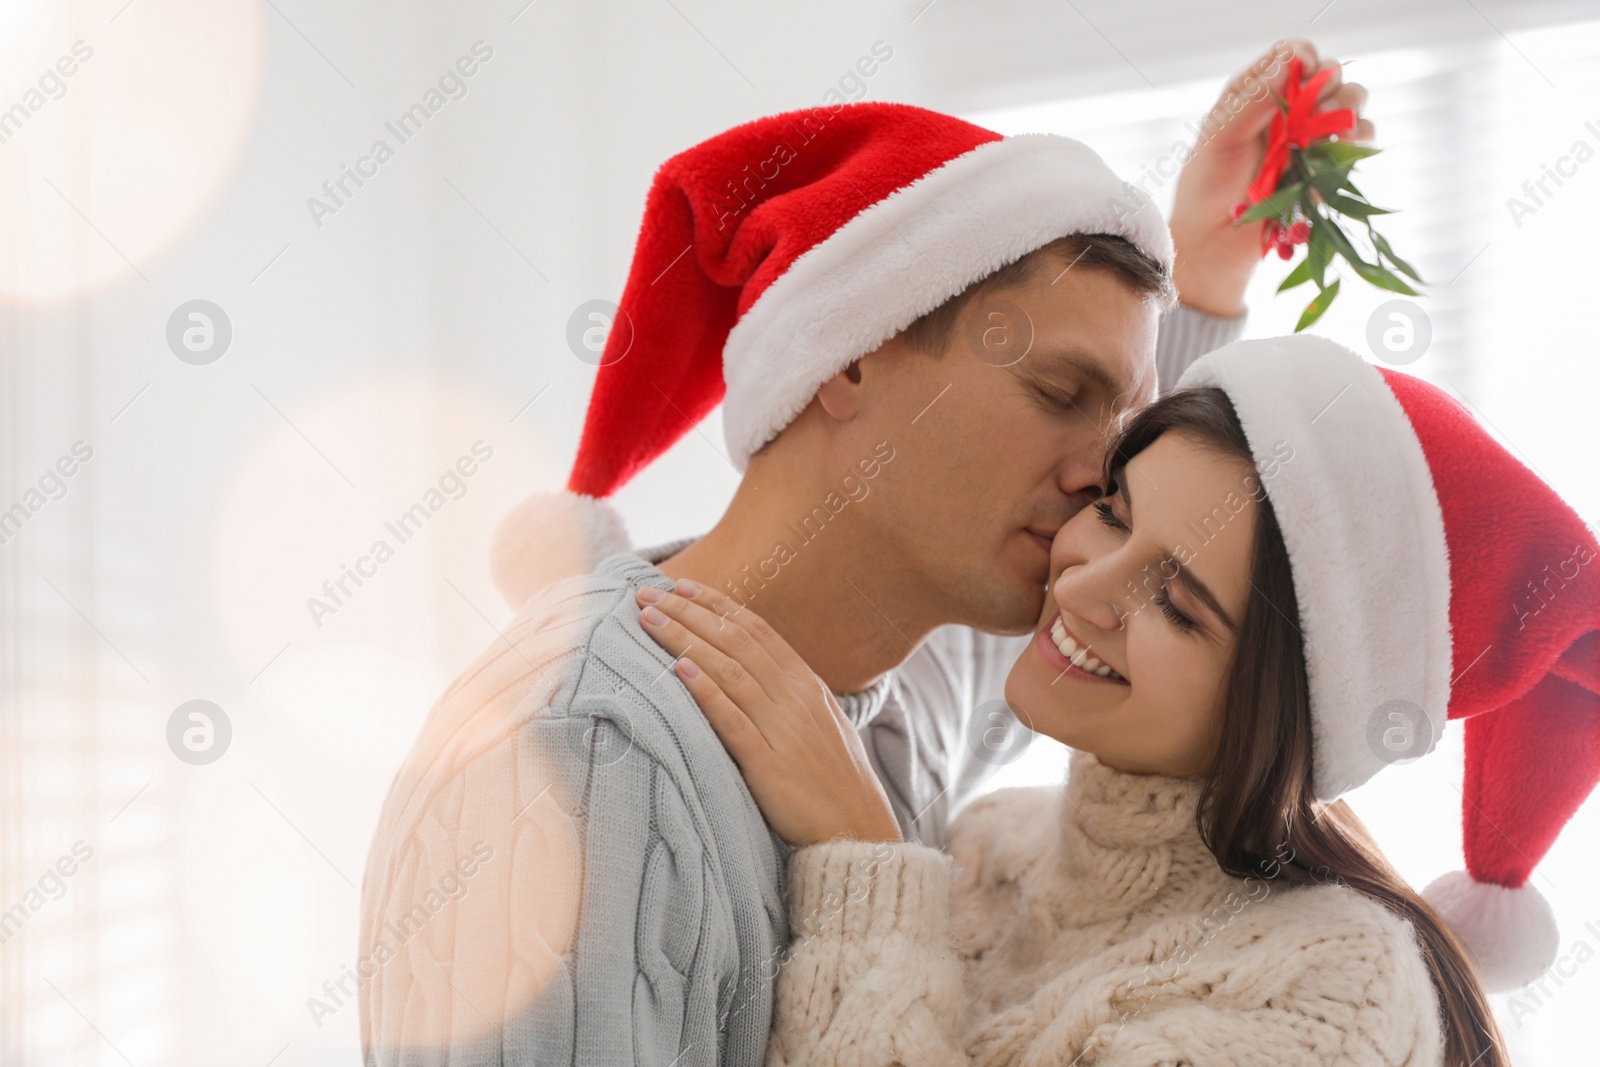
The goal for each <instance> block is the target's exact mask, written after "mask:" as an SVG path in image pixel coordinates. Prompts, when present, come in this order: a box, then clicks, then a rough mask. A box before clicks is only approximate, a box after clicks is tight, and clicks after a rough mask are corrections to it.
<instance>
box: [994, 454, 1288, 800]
mask: <svg viewBox="0 0 1600 1067" xmlns="http://www.w3.org/2000/svg"><path fill="white" fill-rule="evenodd" d="M1262 492H1263V490H1262V489H1261V487H1260V481H1259V480H1258V479H1257V477H1256V475H1255V471H1254V470H1253V469H1252V468H1251V466H1250V465H1249V464H1248V463H1245V462H1243V461H1241V460H1238V459H1233V458H1228V457H1224V456H1222V455H1221V454H1219V453H1217V452H1216V451H1214V450H1212V449H1209V448H1204V447H1201V446H1200V445H1198V444H1196V443H1195V442H1194V441H1193V440H1192V439H1191V438H1188V437H1185V436H1183V434H1182V433H1181V431H1179V432H1169V433H1167V434H1164V435H1162V436H1161V437H1159V438H1157V439H1156V441H1155V443H1154V444H1152V445H1151V446H1150V447H1148V448H1146V449H1145V450H1144V451H1143V452H1141V453H1139V454H1138V455H1137V456H1135V457H1134V458H1133V459H1132V460H1130V461H1129V463H1128V465H1127V467H1126V468H1125V469H1124V470H1123V471H1122V475H1121V477H1120V478H1119V479H1118V481H1117V482H1116V484H1115V485H1114V486H1112V487H1111V492H1110V494H1109V495H1107V496H1106V497H1104V498H1103V499H1101V500H1100V501H1098V502H1097V503H1095V504H1094V505H1093V506H1091V507H1088V508H1085V509H1084V510H1083V511H1081V512H1079V513H1078V515H1077V516H1076V517H1074V518H1073V519H1072V520H1071V521H1070V522H1068V523H1067V524H1066V525H1065V526H1064V527H1062V528H1061V532H1060V533H1058V534H1057V535H1056V538H1055V542H1054V544H1053V545H1052V547H1051V552H1050V575H1051V585H1050V594H1051V595H1049V596H1047V597H1046V598H1045V605H1044V614H1043V618H1042V619H1041V620H1040V624H1039V627H1038V629H1037V631H1036V633H1035V634H1034V640H1033V641H1032V642H1031V643H1030V644H1029V645H1028V648H1027V650H1026V651H1024V652H1023V654H1022V655H1021V656H1020V657H1019V658H1018V659H1017V662H1016V664H1015V665H1014V666H1013V667H1012V668H1011V674H1010V676H1009V677H1008V678H1007V679H1006V702H1007V703H1008V704H1010V705H1011V708H1012V710H1013V711H1015V712H1016V713H1017V717H1018V718H1019V719H1021V720H1022V722H1023V723H1024V724H1025V725H1027V726H1028V727H1030V728H1031V729H1034V730H1036V731H1038V732H1039V733H1042V734H1045V735H1047V736H1049V737H1053V738H1055V739H1056V740H1057V741H1060V742H1061V743H1062V744H1065V745H1068V746H1070V747H1072V748H1076V749H1083V750H1086V751H1089V752H1092V753H1094V754H1095V755H1096V756H1097V757H1099V759H1100V761H1101V762H1102V763H1105V764H1106V765H1107V766H1110V767H1115V768H1117V769H1119V770H1124V771H1129V772H1133V773H1137V774H1168V775H1175V776H1189V775H1195V774H1201V773H1204V772H1205V770H1206V769H1207V767H1208V766H1209V763H1210V758H1211V755H1212V752H1213V751H1214V748H1215V745H1216V737H1217V733H1218V729H1219V727H1220V723H1221V716H1222V697H1223V694H1222V684H1223V679H1224V676H1225V674H1226V672H1227V669H1228V665H1229V663H1230V662H1231V661H1232V657H1233V649H1234V642H1235V634H1236V629H1237V626H1238V624H1239V622H1240V620H1241V619H1242V618H1243V617H1244V609H1245V605H1246V603H1247V602H1248V594H1249V592H1250V561H1251V551H1252V545H1253V541H1254V536H1255V533H1254V532H1255V522H1256V506H1257V505H1256V496H1257V495H1258V494H1260V493H1262ZM1084 650H1087V652H1086V653H1085V651H1084ZM1087 657H1092V658H1087ZM1079 664H1081V666H1080V665H1079Z"/></svg>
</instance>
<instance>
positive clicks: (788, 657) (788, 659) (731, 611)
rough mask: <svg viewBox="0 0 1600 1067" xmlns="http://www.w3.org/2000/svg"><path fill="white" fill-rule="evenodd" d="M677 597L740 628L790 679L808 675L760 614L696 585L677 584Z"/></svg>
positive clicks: (805, 666)
mask: <svg viewBox="0 0 1600 1067" xmlns="http://www.w3.org/2000/svg"><path fill="white" fill-rule="evenodd" d="M676 588H677V591H678V594H679V595H680V596H684V597H688V598H690V599H691V601H692V602H693V603H694V604H696V605H698V606H701V607H703V608H705V609H706V610H707V611H709V612H711V613H712V614H714V615H715V616H717V618H718V619H719V620H724V621H726V622H728V623H730V624H737V625H738V626H740V627H742V628H743V629H744V631H745V633H747V634H749V636H750V638H751V639H752V640H754V641H755V643H756V644H758V645H760V646H761V648H762V649H763V650H764V651H765V652H766V653H767V655H768V656H770V657H771V658H772V661H773V662H774V663H775V664H777V665H778V667H779V668H781V669H782V670H783V671H784V672H785V673H787V674H789V675H790V676H791V677H798V678H804V677H808V676H810V675H811V673H812V671H811V666H810V664H808V663H806V661H805V660H804V659H802V658H801V657H800V654H799V653H798V652H796V651H795V650H794V648H793V647H792V646H791V645H790V644H789V642H787V641H785V640H784V639H783V637H782V636H781V635H780V634H779V633H778V631H776V630H774V629H773V628H772V624H771V623H769V622H768V621H767V620H766V619H763V618H762V617H761V616H760V615H759V614H757V613H756V612H754V611H752V610H750V609H749V608H747V607H745V606H744V605H743V604H740V603H739V602H738V601H737V600H734V599H733V598H732V597H730V596H728V595H727V594H725V593H719V592H717V590H715V589H712V588H710V587H708V586H703V585H701V584H700V583H699V582H689V581H683V580H680V581H679V582H678V583H677V586H676Z"/></svg>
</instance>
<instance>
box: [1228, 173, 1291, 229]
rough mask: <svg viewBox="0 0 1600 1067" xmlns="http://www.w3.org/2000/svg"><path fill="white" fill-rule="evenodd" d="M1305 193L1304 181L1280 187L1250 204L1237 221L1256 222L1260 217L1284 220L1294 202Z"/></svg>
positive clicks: (1287, 216)
mask: <svg viewBox="0 0 1600 1067" xmlns="http://www.w3.org/2000/svg"><path fill="white" fill-rule="evenodd" d="M1305 195H1306V187H1305V183H1304V182H1295V183H1294V184H1293V185H1286V186H1284V187H1283V188H1282V189H1279V190H1278V191H1277V192H1275V193H1273V194H1272V195H1271V196H1269V197H1267V198H1266V199H1265V200H1263V201H1261V202H1260V203H1258V204H1255V205H1254V206H1252V207H1251V208H1250V210H1249V211H1246V212H1245V213H1244V214H1243V215H1241V216H1239V221H1240V222H1256V221H1258V220H1260V219H1278V220H1279V221H1283V220H1286V219H1288V218H1289V216H1290V213H1291V212H1293V211H1294V206H1295V204H1297V203H1299V202H1300V199H1301V198H1302V197H1304V196H1305Z"/></svg>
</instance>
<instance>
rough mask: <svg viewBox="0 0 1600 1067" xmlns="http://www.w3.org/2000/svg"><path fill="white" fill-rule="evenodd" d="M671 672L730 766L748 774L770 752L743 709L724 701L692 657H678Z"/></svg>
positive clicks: (732, 702)
mask: <svg viewBox="0 0 1600 1067" xmlns="http://www.w3.org/2000/svg"><path fill="white" fill-rule="evenodd" d="M673 671H674V672H675V673H676V674H677V676H678V680H679V681H681V682H682V683H683V685H684V688H686V689H688V690H689V695H690V696H692V697H694V702H695V703H696V704H698V705H700V711H701V712H702V713H703V714H704V715H705V717H706V721H707V722H709V723H710V724H711V729H712V730H714V731H715V732H716V735H717V737H718V739H720V740H721V741H722V747H723V748H725V749H727V750H728V755H730V756H732V757H733V762H734V763H737V764H738V765H739V770H740V771H741V772H743V773H745V774H749V773H750V770H751V768H752V767H753V766H754V765H755V764H756V762H757V761H758V760H760V759H761V758H762V757H763V756H764V755H766V754H767V753H769V752H770V751H771V749H770V747H769V746H768V745H767V741H766V738H764V737H762V736H761V731H760V730H759V729H757V728H756V725H755V724H754V723H753V722H751V721H750V718H749V716H747V715H746V714H745V713H744V711H743V709H741V708H740V707H739V705H738V704H737V703H736V702H734V701H733V700H730V699H729V698H728V694H727V693H724V692H723V691H722V687H721V686H720V685H718V684H717V681H716V679H715V678H713V677H712V676H711V675H709V674H707V673H706V672H705V671H703V670H701V669H700V666H699V665H698V664H697V663H695V662H694V659H693V657H692V656H690V655H684V656H680V657H678V661H677V662H676V663H674V664H673Z"/></svg>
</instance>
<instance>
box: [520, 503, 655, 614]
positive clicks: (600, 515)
mask: <svg viewBox="0 0 1600 1067" xmlns="http://www.w3.org/2000/svg"><path fill="white" fill-rule="evenodd" d="M632 547H633V546H632V544H631V543H630V542H629V540H628V531H627V529H626V528H625V527H624V526H623V523H622V516H621V515H619V514H618V513H617V510H616V509H615V508H613V507H612V506H611V505H610V504H608V503H606V502H605V501H604V500H597V499H595V498H594V497H592V496H581V495H579V494H577V493H568V492H561V493H535V494H533V495H532V496H530V497H528V499H526V500H524V501H523V502H522V503H520V504H518V505H517V506H516V507H514V508H512V509H511V511H510V512H509V513H508V514H507V515H506V517H505V518H504V519H501V520H500V525H499V526H498V527H497V528H496V529H495V532H494V538H493V539H492V541H491V542H490V545H489V572H490V574H492V575H493V577H494V584H495V588H496V589H498V590H500V595H501V596H503V597H505V599H506V602H507V603H508V604H510V605H511V606H512V607H513V608H516V609H518V610H521V608H522V606H523V605H524V604H526V603H527V602H528V601H529V600H531V599H532V598H533V595H534V594H535V593H537V592H538V591H539V590H541V589H543V588H544V587H545V586H547V585H549V584H550V583H551V582H555V581H559V580H561V579H562V578H571V577H574V576H576V575H579V574H587V573H589V572H590V571H592V570H594V567H595V564H597V563H599V562H600V561H601V560H602V559H605V558H606V557H607V556H610V555H614V554H615V553H618V552H626V551H628V550H629V549H630V548H632Z"/></svg>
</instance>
